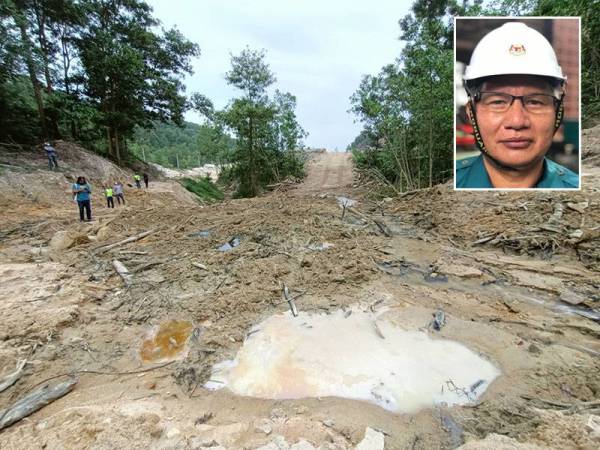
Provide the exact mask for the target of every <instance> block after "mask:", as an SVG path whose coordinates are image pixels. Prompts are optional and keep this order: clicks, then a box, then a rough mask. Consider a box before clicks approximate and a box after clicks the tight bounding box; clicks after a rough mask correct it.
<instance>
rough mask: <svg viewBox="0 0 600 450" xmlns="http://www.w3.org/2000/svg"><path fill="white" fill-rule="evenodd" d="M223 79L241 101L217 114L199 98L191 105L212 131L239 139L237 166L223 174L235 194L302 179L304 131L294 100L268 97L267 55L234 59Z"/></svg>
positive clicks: (249, 52)
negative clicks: (297, 118)
mask: <svg viewBox="0 0 600 450" xmlns="http://www.w3.org/2000/svg"><path fill="white" fill-rule="evenodd" d="M225 79H226V80H227V82H228V83H229V84H230V85H232V86H234V87H236V88H238V89H239V90H240V91H241V92H242V96H241V97H239V98H235V99H233V100H231V101H230V102H229V104H228V105H227V106H226V107H225V108H224V109H223V110H221V111H216V110H214V107H213V105H212V102H211V101H210V100H209V99H208V98H206V97H205V96H203V95H201V94H195V95H194V96H193V99H192V100H193V103H194V106H195V108H196V110H197V111H199V112H200V113H202V114H204V116H205V117H206V119H207V120H208V121H209V123H210V124H211V126H212V127H214V128H215V129H226V130H230V131H231V132H232V133H233V134H234V135H235V150H234V152H233V155H232V158H231V162H232V163H233V164H232V167H231V168H230V169H228V170H227V171H226V173H225V175H226V176H228V177H230V179H232V180H233V181H234V182H235V183H236V184H237V192H236V194H237V195H238V196H242V197H252V196H255V195H256V194H258V193H259V192H260V191H261V189H262V188H264V187H265V186H266V185H268V184H269V183H273V182H278V181H281V180H284V179H285V178H288V177H302V176H303V175H304V152H302V151H301V150H299V149H300V148H302V146H303V144H302V139H303V138H304V137H305V136H306V132H305V131H304V130H303V129H302V127H301V126H300V124H299V123H298V121H297V120H296V114H295V109H296V97H294V96H293V95H292V94H290V93H287V92H280V91H279V90H275V95H274V96H273V98H270V97H269V95H268V93H267V88H268V87H270V86H271V85H273V84H274V83H275V75H274V74H273V73H272V72H271V70H270V68H269V65H268V64H267V63H266V61H265V51H264V50H263V51H256V50H251V49H249V48H246V49H245V50H243V51H242V52H241V53H240V54H239V55H232V56H231V70H230V71H229V72H227V73H226V74H225Z"/></svg>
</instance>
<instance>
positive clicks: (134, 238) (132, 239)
mask: <svg viewBox="0 0 600 450" xmlns="http://www.w3.org/2000/svg"><path fill="white" fill-rule="evenodd" d="M155 231H156V229H153V230H149V231H144V232H143V233H140V234H136V235H135V236H131V237H129V238H127V239H123V240H122V241H119V242H116V243H114V244H110V245H103V246H102V247H98V248H97V249H96V251H97V252H98V253H104V252H107V251H109V250H110V249H113V248H115V247H120V246H121V245H125V244H129V243H130V242H135V241H139V240H140V239H142V238H145V237H146V236H149V235H151V234H152V233H154V232H155Z"/></svg>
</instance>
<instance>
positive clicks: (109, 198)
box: [104, 181, 125, 208]
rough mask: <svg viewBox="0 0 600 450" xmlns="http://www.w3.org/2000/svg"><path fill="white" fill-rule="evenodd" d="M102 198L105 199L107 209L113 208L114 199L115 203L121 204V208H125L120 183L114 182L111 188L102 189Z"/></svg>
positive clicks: (123, 194)
mask: <svg viewBox="0 0 600 450" xmlns="http://www.w3.org/2000/svg"><path fill="white" fill-rule="evenodd" d="M104 196H105V197H106V206H107V207H108V208H114V207H115V197H116V198H117V203H118V204H119V205H120V204H121V202H123V206H125V193H124V192H123V185H122V184H121V182H120V181H115V184H114V185H113V186H112V187H111V186H106V187H105V188H104Z"/></svg>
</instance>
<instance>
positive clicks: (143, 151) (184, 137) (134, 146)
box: [129, 122, 235, 169]
mask: <svg viewBox="0 0 600 450" xmlns="http://www.w3.org/2000/svg"><path fill="white" fill-rule="evenodd" d="M129 145H130V149H131V151H132V152H133V153H134V154H135V155H136V156H138V157H139V158H140V159H143V160H145V161H147V162H153V163H157V164H160V165H161V166H164V167H170V168H179V169H191V168H192V167H198V166H202V165H204V164H208V163H209V164H226V163H228V162H229V161H230V156H231V153H232V152H233V149H234V146H235V139H233V138H231V137H230V136H229V135H227V134H226V133H223V132H222V131H220V130H218V129H216V128H213V127H210V126H207V125H198V124H196V123H192V122H185V123H184V125H183V127H179V126H177V125H175V124H173V123H160V122H155V123H154V127H153V128H139V127H138V128H136V130H135V133H134V137H133V139H132V141H131V142H130V144H129Z"/></svg>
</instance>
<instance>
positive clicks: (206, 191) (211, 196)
mask: <svg viewBox="0 0 600 450" xmlns="http://www.w3.org/2000/svg"><path fill="white" fill-rule="evenodd" d="M181 184H182V186H183V187H184V188H186V189H187V190H188V191H190V192H193V193H194V194H196V195H197V196H198V197H199V198H200V199H202V200H204V201H207V202H213V201H217V200H223V198H224V195H223V192H222V191H221V190H220V189H219V188H218V187H217V186H216V185H215V184H214V183H213V182H212V181H211V180H210V178H208V177H204V178H198V179H193V178H182V179H181Z"/></svg>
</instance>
